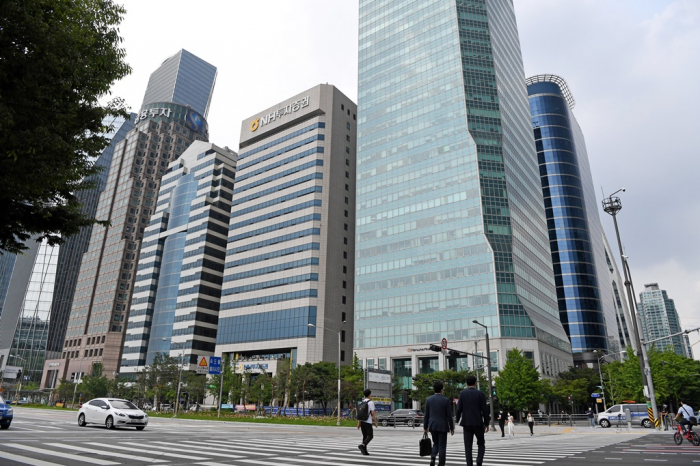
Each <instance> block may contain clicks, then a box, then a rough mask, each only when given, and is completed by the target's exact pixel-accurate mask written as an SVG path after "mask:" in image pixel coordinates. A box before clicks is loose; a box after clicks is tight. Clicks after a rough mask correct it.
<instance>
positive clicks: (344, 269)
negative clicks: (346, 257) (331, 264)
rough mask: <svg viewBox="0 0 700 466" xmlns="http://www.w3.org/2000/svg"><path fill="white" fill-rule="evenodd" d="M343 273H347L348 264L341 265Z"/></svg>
mask: <svg viewBox="0 0 700 466" xmlns="http://www.w3.org/2000/svg"><path fill="white" fill-rule="evenodd" d="M343 273H348V266H347V265H344V266H343Z"/></svg>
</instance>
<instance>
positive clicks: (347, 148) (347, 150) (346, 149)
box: [345, 146, 350, 165]
mask: <svg viewBox="0 0 700 466" xmlns="http://www.w3.org/2000/svg"><path fill="white" fill-rule="evenodd" d="M345 152H346V153H348V154H349V153H350V148H349V147H348V146H345ZM345 161H346V162H347V159H345ZM348 165H350V164H349V163H348Z"/></svg>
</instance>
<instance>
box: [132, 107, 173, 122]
mask: <svg viewBox="0 0 700 466" xmlns="http://www.w3.org/2000/svg"><path fill="white" fill-rule="evenodd" d="M171 112H172V110H170V109H169V108H152V109H150V110H143V111H141V113H139V114H138V115H136V121H135V123H138V122H139V121H141V120H145V119H146V118H155V117H158V116H164V117H165V118H170V113H171Z"/></svg>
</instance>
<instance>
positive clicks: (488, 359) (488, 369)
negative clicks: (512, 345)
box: [472, 320, 496, 432]
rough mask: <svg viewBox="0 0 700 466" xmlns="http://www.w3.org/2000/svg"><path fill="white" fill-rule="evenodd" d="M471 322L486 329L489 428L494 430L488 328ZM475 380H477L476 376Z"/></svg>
mask: <svg viewBox="0 0 700 466" xmlns="http://www.w3.org/2000/svg"><path fill="white" fill-rule="evenodd" d="M472 323H475V324H476V325H478V326H480V327H484V330H485V331H486V355H487V357H486V363H487V364H488V366H487V368H486V373H487V374H488V378H489V409H490V410H491V429H492V430H493V431H494V432H495V431H496V424H495V423H494V420H493V412H494V411H493V381H492V380H491V346H490V345H489V329H488V327H487V326H486V325H484V324H482V323H479V321H478V320H472ZM477 380H479V378H478V377H477Z"/></svg>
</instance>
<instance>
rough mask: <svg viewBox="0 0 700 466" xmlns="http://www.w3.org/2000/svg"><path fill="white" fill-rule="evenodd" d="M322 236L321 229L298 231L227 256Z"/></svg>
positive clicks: (253, 244) (235, 250) (228, 251)
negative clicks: (299, 239) (306, 237)
mask: <svg viewBox="0 0 700 466" xmlns="http://www.w3.org/2000/svg"><path fill="white" fill-rule="evenodd" d="M320 234H321V229H320V228H308V229H306V230H302V231H296V232H294V233H289V234H286V235H282V236H278V237H276V238H270V239H266V240H264V241H258V242H257V243H250V244H246V245H245V246H239V247H237V248H233V249H229V250H227V251H226V255H227V256H232V255H234V254H240V253H241V252H245V251H250V250H252V249H258V248H262V247H265V246H270V245H273V244H277V243H283V242H286V241H292V240H294V239H297V238H303V237H305V236H309V235H312V236H319V235H320Z"/></svg>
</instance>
